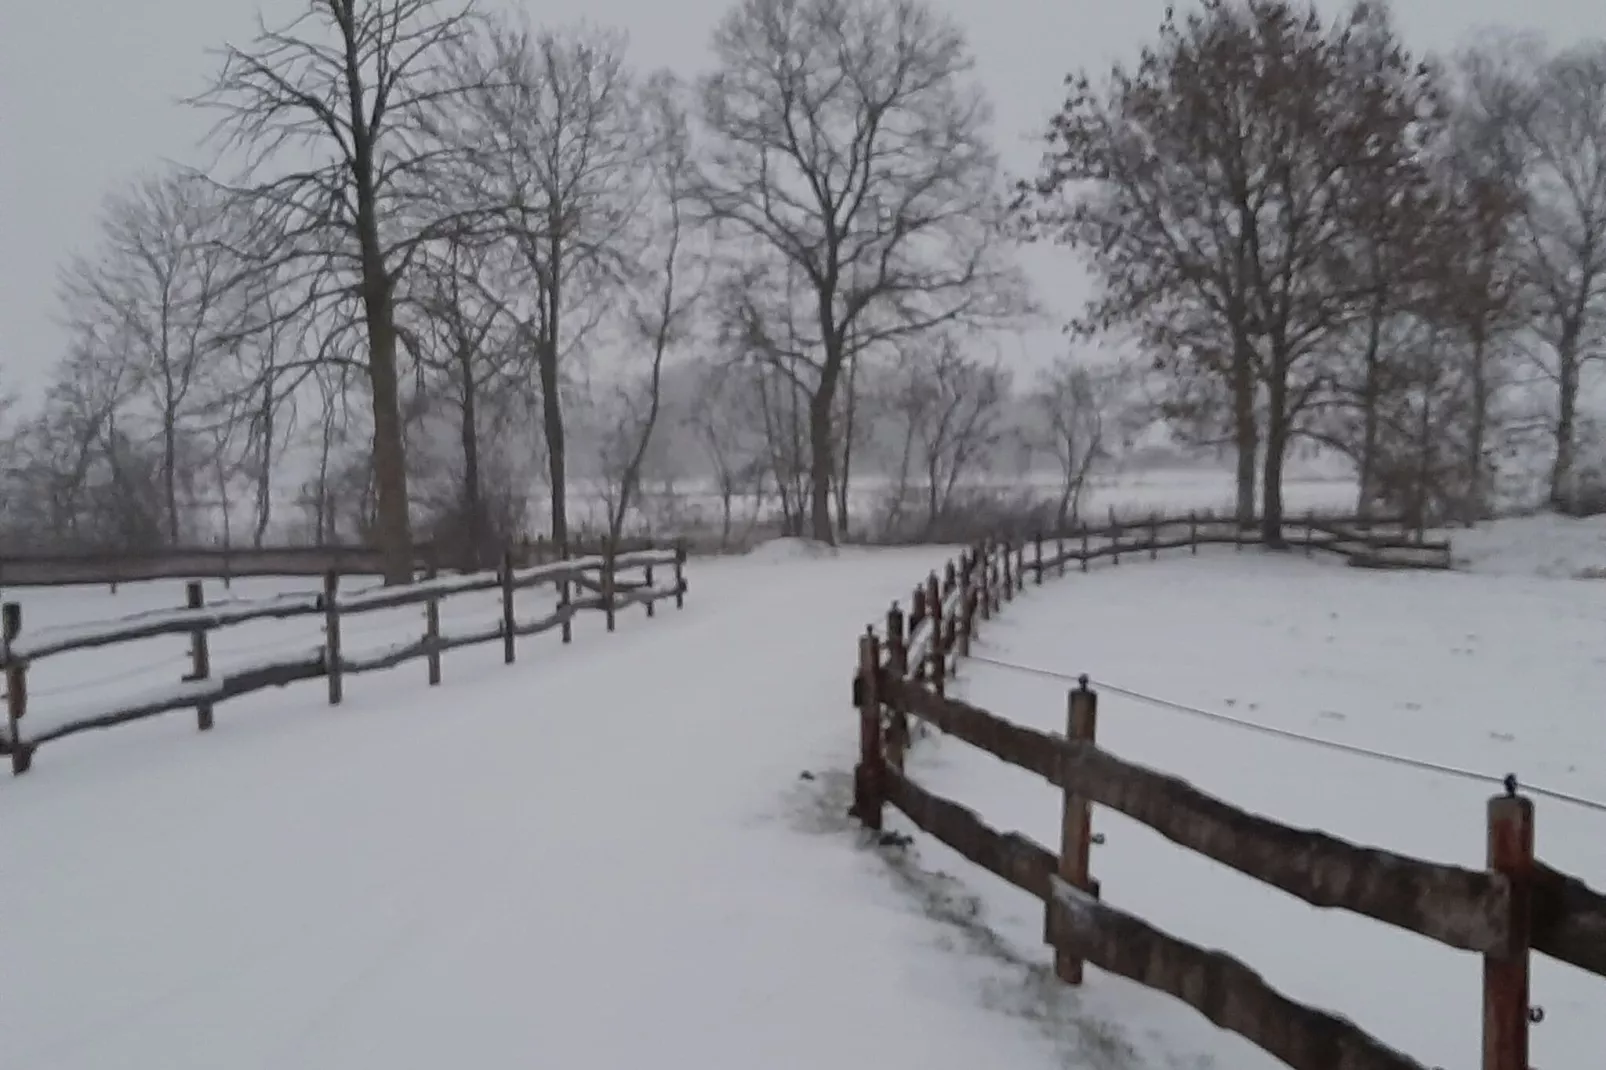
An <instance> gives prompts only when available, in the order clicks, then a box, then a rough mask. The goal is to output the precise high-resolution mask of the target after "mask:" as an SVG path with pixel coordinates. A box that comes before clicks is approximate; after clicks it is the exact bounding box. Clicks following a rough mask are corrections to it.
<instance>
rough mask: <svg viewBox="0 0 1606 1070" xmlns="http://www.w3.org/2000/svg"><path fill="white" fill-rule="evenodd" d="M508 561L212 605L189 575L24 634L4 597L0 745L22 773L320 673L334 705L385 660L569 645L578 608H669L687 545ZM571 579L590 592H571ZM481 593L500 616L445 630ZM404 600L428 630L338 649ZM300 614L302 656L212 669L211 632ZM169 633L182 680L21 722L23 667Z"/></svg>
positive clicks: (678, 601) (680, 589)
mask: <svg viewBox="0 0 1606 1070" xmlns="http://www.w3.org/2000/svg"><path fill="white" fill-rule="evenodd" d="M513 560H514V558H513V555H512V554H511V553H509V554H508V555H506V556H505V557H504V559H503V564H502V567H501V568H499V569H497V570H495V571H491V572H480V573H469V574H465V575H456V576H437V577H433V578H430V579H425V580H421V581H419V582H416V583H413V584H408V585H405V586H396V587H376V588H370V589H367V590H359V591H350V592H341V591H340V589H339V587H340V577H339V576H338V575H337V574H335V573H333V572H331V573H328V574H327V575H326V576H325V578H324V585H323V591H322V592H315V593H306V594H286V595H280V596H276V597H271V598H264V599H257V600H239V599H231V600H225V601H220V602H215V603H213V604H210V605H208V604H205V603H204V601H203V599H202V597H201V585H200V582H199V581H191V582H190V583H189V585H188V589H187V591H186V595H187V597H186V602H185V606H184V607H183V608H177V609H170V610H156V611H153V612H147V613H136V614H132V615H129V616H126V617H122V618H119V619H115V620H105V621H93V622H88V623H85V624H79V625H67V626H60V627H53V628H42V629H40V630H39V631H37V632H34V633H32V634H29V633H27V632H25V631H24V630H23V620H22V607H21V605H20V604H18V603H15V602H8V603H5V606H4V614H3V624H4V628H3V631H0V673H3V674H4V677H5V681H6V694H5V704H6V726H5V730H4V732H3V733H0V753H4V754H9V755H10V758H11V767H12V772H13V774H21V773H24V772H27V771H28V769H29V768H30V767H31V765H32V762H33V755H34V752H35V751H37V750H38V748H39V747H41V746H43V745H44V744H46V743H50V742H53V741H55V740H58V739H63V738H66V737H68V736H73V735H77V734H79V733H82V732H88V731H92V730H94V729H100V728H110V727H113V726H116V725H120V724H128V723H130V722H133V721H139V720H144V719H145V718H148V717H154V716H156V715H158V714H161V713H166V712H168V711H171V710H179V709H195V710H196V711H197V721H198V725H199V727H200V729H201V730H202V731H206V730H208V729H210V728H211V727H212V723H213V718H212V710H213V708H214V707H215V706H216V704H217V703H220V702H223V701H226V700H228V699H231V698H235V697H238V696H240V695H245V694H250V693H251V692H254V691H260V690H263V689H265V688H269V687H284V686H285V685H287V684H291V683H295V682H297V681H300V680H311V679H316V678H319V677H324V678H327V679H328V681H329V702H330V704H331V705H338V704H339V703H340V702H341V701H342V699H343V696H344V685H343V680H344V678H345V677H346V676H347V675H350V674H358V673H365V672H375V671H378V670H381V669H389V668H393V667H395V666H397V665H401V664H403V663H405V662H408V661H413V660H415V659H420V658H421V659H424V660H425V661H426V662H427V663H428V668H429V672H428V682H429V683H430V684H431V685H435V684H438V683H440V679H441V663H440V658H441V655H442V654H443V653H445V652H446V651H449V650H454V649H457V648H459V647H464V646H471V645H474V644H477V643H488V642H492V641H496V640H501V642H502V650H503V660H504V662H507V663H512V662H513V660H514V658H515V656H516V644H515V640H516V639H517V638H518V637H521V636H530V635H538V634H541V633H542V632H547V631H551V630H553V629H561V630H562V633H563V641H564V642H569V641H570V638H571V635H572V632H571V624H572V622H573V620H574V619H575V617H576V616H578V615H579V614H581V613H586V612H598V613H602V614H603V615H604V616H606V618H607V621H608V630H609V631H612V630H613V626H614V621H615V617H616V615H617V614H618V613H619V611H621V610H623V609H625V608H628V607H630V606H638V605H639V606H643V607H645V610H646V613H647V615H648V616H652V615H653V613H654V610H655V604H656V603H657V602H660V601H662V600H664V599H674V602H675V606H676V608H681V607H682V606H684V604H685V595H686V589H687V586H686V577H685V565H686V553H685V550H684V548H683V547H680V546H676V547H675V548H673V549H661V550H637V551H631V552H626V553H605V554H602V555H600V556H594V557H585V558H579V559H575V560H568V561H557V562H553V563H551V564H544V565H535V566H532V567H528V568H515V567H514V565H513ZM655 568H658V569H660V570H667V578H664V577H665V572H664V571H660V572H659V573H658V574H657V578H655V574H654V569H655ZM632 573H639V575H632ZM546 586H551V587H553V588H554V590H555V591H556V594H557V601H556V604H555V606H554V608H553V609H552V611H551V612H549V613H545V614H542V615H541V616H539V617H536V618H534V619H528V620H519V619H518V618H517V617H516V615H515V612H514V595H515V593H516V592H518V591H523V590H530V589H534V588H539V587H546ZM573 587H578V588H579V589H581V590H582V591H586V592H596V593H586V594H582V595H581V596H579V597H574V596H573V594H572V590H571V588H573ZM487 591H500V593H501V604H500V607H499V614H498V618H497V619H496V620H494V621H493V622H491V623H489V624H487V625H485V626H483V627H479V628H474V629H470V630H467V631H460V632H450V633H449V632H443V631H442V630H441V626H440V604H441V602H442V600H444V599H447V598H451V597H455V596H460V595H465V594H472V593H475V592H487ZM408 606H416V607H420V608H422V609H423V610H424V614H423V616H424V631H423V634H422V635H421V636H420V637H419V638H417V639H413V640H409V641H406V642H403V643H398V644H393V645H391V646H389V647H386V648H383V649H380V650H377V651H372V652H367V653H363V654H350V653H347V652H346V651H344V650H343V649H342V644H341V624H342V622H343V621H344V620H345V619H346V618H349V617H351V616H353V615H358V614H365V613H376V612H380V611H384V610H393V609H397V608H400V607H408ZM296 617H316V618H318V619H319V620H320V622H321V624H322V630H323V635H322V639H321V641H319V642H316V643H314V642H312V641H309V643H308V645H307V648H306V649H305V650H303V651H302V652H300V653H296V654H290V655H280V656H276V657H271V658H264V659H261V660H259V661H257V662H254V663H249V664H246V665H244V666H239V667H235V668H232V669H230V670H229V671H227V672H224V673H221V674H219V673H214V672H213V671H212V669H211V658H210V651H209V646H208V637H209V636H210V635H211V634H212V633H214V632H217V631H221V630H223V629H227V628H231V627H237V626H239V625H242V624H246V623H250V622H252V621H263V620H282V619H289V618H296ZM169 635H173V636H177V635H183V636H186V637H188V638H189V640H190V654H191V671H190V672H189V673H188V674H187V675H185V676H184V677H183V679H182V680H181V681H179V682H178V683H176V684H172V685H168V686H164V687H163V688H160V689H158V690H156V691H154V692H152V693H149V694H146V695H142V696H139V697H136V698H132V699H128V700H125V701H122V702H120V703H116V704H114V705H112V706H111V708H109V709H104V710H100V711H96V712H93V713H89V714H85V715H82V716H76V717H73V718H71V719H69V720H66V721H64V722H61V723H58V724H54V725H52V726H50V727H47V728H44V729H41V730H39V731H36V732H32V733H29V732H27V731H25V728H26V724H27V714H28V712H29V704H28V671H29V669H30V667H32V666H33V665H35V664H37V663H38V662H40V661H42V660H44V659H46V658H53V657H59V656H61V655H65V654H69V653H73V652H76V651H84V650H93V649H97V648H100V647H106V646H112V645H115V644H119V643H130V642H137V641H141V640H146V639H153V638H159V637H162V636H169Z"/></svg>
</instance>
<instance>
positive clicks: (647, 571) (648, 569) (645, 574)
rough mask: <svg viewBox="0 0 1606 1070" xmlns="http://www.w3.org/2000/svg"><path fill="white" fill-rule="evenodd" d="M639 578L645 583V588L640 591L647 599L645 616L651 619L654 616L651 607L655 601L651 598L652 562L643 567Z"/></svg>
mask: <svg viewBox="0 0 1606 1070" xmlns="http://www.w3.org/2000/svg"><path fill="white" fill-rule="evenodd" d="M641 577H642V579H643V580H645V581H646V583H647V586H646V587H645V588H643V589H642V592H641V593H642V594H644V595H645V596H646V598H647V616H648V618H649V619H650V618H651V617H653V616H654V610H653V605H654V603H655V602H656V601H657V599H655V598H653V596H652V562H651V561H648V562H647V564H646V565H645V566H643V568H642V570H641Z"/></svg>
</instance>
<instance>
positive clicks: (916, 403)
mask: <svg viewBox="0 0 1606 1070" xmlns="http://www.w3.org/2000/svg"><path fill="white" fill-rule="evenodd" d="M900 348H902V349H903V352H902V354H901V356H900V360H899V361H898V373H897V374H898V380H899V381H898V392H897V394H896V397H895V400H894V401H893V404H892V414H893V416H894V418H895V419H897V420H898V421H899V422H900V423H902V424H903V426H904V428H905V429H906V439H905V442H906V446H907V448H906V450H905V458H906V463H907V461H912V462H913V467H914V468H915V469H917V470H918V471H919V473H920V477H921V483H922V489H923V491H924V496H925V513H926V515H925V521H924V528H923V531H922V535H923V536H924V537H926V538H931V537H932V536H934V535H935V534H936V532H937V529H938V526H939V525H940V524H941V523H942V521H943V520H944V518H945V516H946V514H947V510H948V507H949V505H950V503H951V502H952V501H953V497H954V491H955V489H956V488H957V487H959V486H960V485H961V483H962V481H963V480H964V479H965V478H966V477H967V476H969V475H972V474H974V473H975V472H976V471H977V469H978V468H979V466H980V465H981V464H982V463H983V462H984V461H985V460H986V459H987V457H988V456H990V454H991V452H992V451H993V449H994V448H995V447H996V446H997V445H998V444H999V442H1000V441H1002V438H1003V433H1004V422H1003V405H1004V402H1005V401H1006V400H1007V399H1008V398H1009V396H1010V379H1009V375H1008V373H1007V372H1005V371H1004V370H1003V368H1001V367H1000V366H999V365H998V363H997V362H996V361H995V362H991V363H987V362H983V361H980V360H977V359H976V358H974V357H971V356H969V355H967V354H966V353H965V352H964V350H963V349H962V348H961V346H960V343H959V341H958V340H957V339H955V338H952V337H950V336H946V335H944V336H940V337H938V338H932V339H923V340H921V341H920V342H918V343H914V342H910V343H906V344H905V345H904V346H902V347H900Z"/></svg>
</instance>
